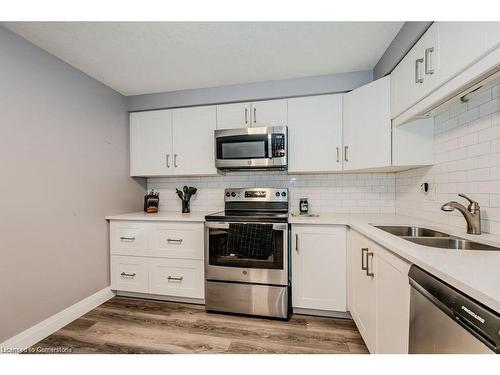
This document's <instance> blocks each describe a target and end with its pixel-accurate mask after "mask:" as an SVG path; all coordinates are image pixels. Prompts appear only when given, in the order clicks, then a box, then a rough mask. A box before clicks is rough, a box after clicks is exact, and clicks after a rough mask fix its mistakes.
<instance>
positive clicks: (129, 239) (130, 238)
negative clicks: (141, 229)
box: [120, 237, 135, 241]
mask: <svg viewBox="0 0 500 375" xmlns="http://www.w3.org/2000/svg"><path fill="white" fill-rule="evenodd" d="M120 240H122V241H135V237H120Z"/></svg>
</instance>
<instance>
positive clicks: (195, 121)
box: [172, 106, 217, 175]
mask: <svg viewBox="0 0 500 375" xmlns="http://www.w3.org/2000/svg"><path fill="white" fill-rule="evenodd" d="M172 125H173V126H172V129H173V130H172V137H173V140H174V142H173V147H172V149H173V156H172V163H173V169H174V174H176V175H214V174H217V169H216V168H215V161H214V131H215V128H216V109H215V106H203V107H191V108H179V109H174V110H173V114H172Z"/></svg>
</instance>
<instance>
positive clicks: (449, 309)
mask: <svg viewBox="0 0 500 375" xmlns="http://www.w3.org/2000/svg"><path fill="white" fill-rule="evenodd" d="M409 277H410V286H411V310H410V311H411V312H410V348H409V349H410V350H409V351H410V353H421V354H431V353H436V354H437V353H443V354H445V353H446V354H452V353H470V354H476V353H491V354H493V353H500V347H499V346H500V315H499V314H497V313H495V312H494V311H492V310H490V309H489V308H487V307H485V306H483V305H482V304H480V303H478V302H476V301H475V300H473V299H472V298H470V297H468V296H467V295H465V294H463V293H462V292H460V291H458V290H456V289H455V288H453V287H451V286H449V285H448V284H446V283H444V282H443V281H441V280H439V279H437V278H436V277H434V276H432V275H430V274H429V273H427V272H425V271H423V270H422V269H420V268H418V267H416V266H412V267H411V269H410V273H409Z"/></svg>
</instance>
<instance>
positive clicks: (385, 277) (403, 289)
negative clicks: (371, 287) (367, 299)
mask: <svg viewBox="0 0 500 375" xmlns="http://www.w3.org/2000/svg"><path fill="white" fill-rule="evenodd" d="M376 262H377V267H376V268H377V313H376V316H377V324H376V325H377V334H376V336H377V353H381V354H391V353H399V354H407V353H408V342H409V331H410V284H409V282H408V271H409V270H410V265H409V264H408V263H406V262H405V261H404V260H402V259H401V258H399V257H397V256H396V255H394V254H391V253H390V252H389V251H387V250H385V249H383V248H381V247H379V248H378V249H377V257H376Z"/></svg>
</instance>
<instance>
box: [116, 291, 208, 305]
mask: <svg viewBox="0 0 500 375" xmlns="http://www.w3.org/2000/svg"><path fill="white" fill-rule="evenodd" d="M116 295H117V296H123V297H133V298H144V299H154V300H158V301H167V302H179V303H192V304H195V305H204V304H205V300H204V299H203V298H188V297H173V296H162V295H159V294H148V293H136V292H123V291H119V290H117V291H116Z"/></svg>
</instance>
